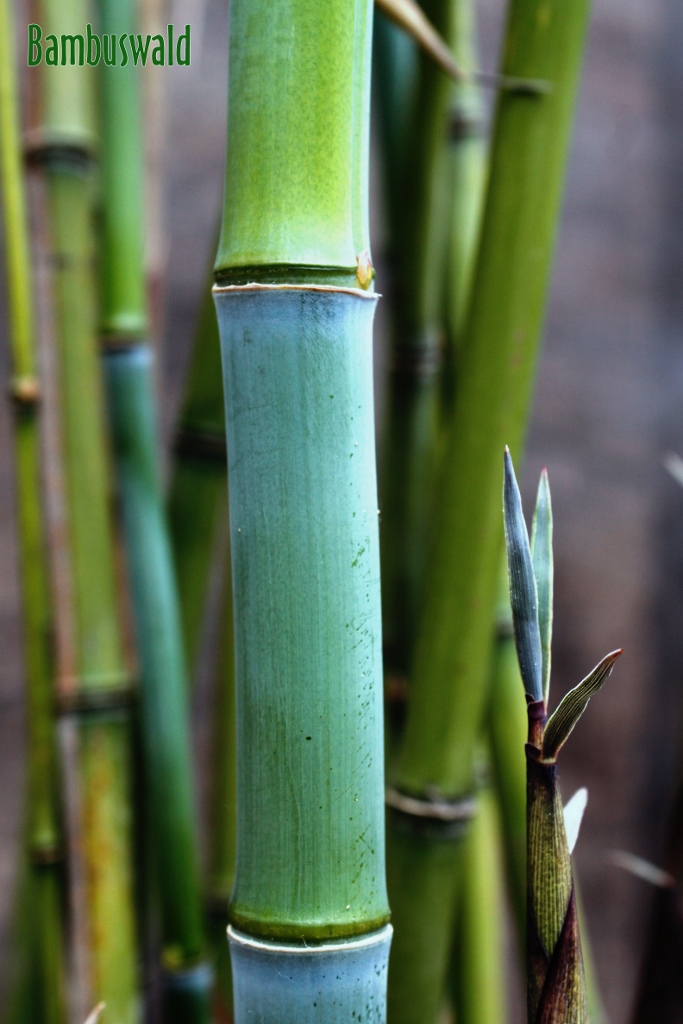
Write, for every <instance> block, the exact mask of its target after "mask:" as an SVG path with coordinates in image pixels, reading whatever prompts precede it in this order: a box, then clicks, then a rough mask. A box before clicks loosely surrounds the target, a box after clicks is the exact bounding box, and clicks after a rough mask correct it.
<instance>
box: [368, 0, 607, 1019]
mask: <svg viewBox="0 0 683 1024" xmlns="http://www.w3.org/2000/svg"><path fill="white" fill-rule="evenodd" d="M540 6H541V4H540V2H539V0H513V3H512V5H511V8H510V12H509V18H508V26H507V34H506V43H505V48H504V58H503V66H502V72H503V75H504V76H506V77H507V78H508V79H510V78H512V79H515V78H516V79H520V78H526V79H542V80H544V81H546V82H547V83H548V84H549V90H548V91H547V92H545V93H540V92H537V93H535V94H532V93H530V92H529V91H521V90H519V91H516V90H514V89H506V90H505V91H502V92H501V93H500V95H499V97H498V102H497V109H496V116H495V120H494V133H493V141H492V147H491V158H490V179H489V184H488V191H487V197H486V203H485V210H484V215H483V222H482V229H481V230H482V233H481V239H480V247H479V254H478V258H477V264H476V269H475V272H474V278H473V284H472V294H471V297H470V303H469V307H468V308H469V312H468V314H467V319H466V325H467V326H466V327H465V331H464V335H463V342H462V347H461V356H460V358H459V361H458V376H457V382H458V383H457V395H456V399H455V403H454V406H453V411H452V414H451V416H450V417H449V422H448V425H447V433H446V439H445V442H444V457H443V463H442V476H441V477H440V479H439V481H438V486H439V495H440V501H439V505H438V508H437V509H436V513H435V521H434V525H433V541H432V544H431V549H430V553H429V556H428V561H427V569H426V577H425V584H424V590H423V606H422V612H421V617H420V621H419V624H418V628H417V637H416V641H415V653H414V657H413V660H412V666H411V674H410V688H411V689H410V701H409V704H408V714H407V721H406V726H405V731H404V735H403V739H402V743H401V748H400V751H399V753H398V755H397V758H396V763H395V764H394V765H393V766H392V770H391V774H390V778H391V781H392V784H393V787H394V791H395V792H398V794H399V797H400V796H408V797H411V798H416V799H417V802H418V804H419V806H420V808H421V810H422V812H423V813H427V812H429V811H430V808H431V806H432V805H433V804H434V803H439V802H441V801H445V802H446V803H449V802H450V804H451V807H452V813H453V815H454V816H457V815H458V813H460V811H459V801H461V800H462V799H463V798H464V797H467V796H468V795H469V794H470V793H471V790H472V786H473V777H472V773H473V751H474V745H475V743H476V742H477V739H478V736H479V730H480V727H481V723H482V718H483V715H484V712H485V707H486V703H487V702H486V697H487V677H488V673H489V664H490V650H491V648H490V644H491V639H492V633H493V618H494V609H495V601H496V584H497V578H498V565H499V558H500V552H501V541H502V536H501V529H500V517H499V501H500V497H499V495H500V490H499V486H500V463H499V452H500V450H501V449H502V446H503V444H504V442H505V440H506V439H510V438H511V439H512V441H513V444H514V446H515V448H519V446H520V445H521V440H522V436H523V431H524V423H525V420H526V410H527V407H528V402H529V395H530V390H531V382H532V379H533V370H534V363H535V354H536V349H537V345H538V340H539V337H540V334H541V328H542V320H543V309H544V305H545V295H546V292H547V284H548V278H549V270H550V263H551V255H552V249H553V242H554V236H555V230H556V224H557V219H558V212H559V204H560V195H561V184H562V178H563V170H564V163H565V156H566V150H567V144H568V139H569V129H570V126H571V115H572V110H573V106H574V99H575V94H576V87H577V83H578V73H579V66H580V60H581V53H582V48H583V39H584V34H585V28H586V21H587V4H586V3H585V2H581V3H577V4H572V5H566V4H564V3H561V2H556V0H553V2H552V3H551V5H550V7H547V6H544V12H546V13H547V17H546V13H544V14H543V17H541V15H540V13H539V12H540ZM390 821H391V818H390ZM391 836H392V833H391V832H390V833H389V837H390V839H389V843H388V849H389V855H390V857H391V849H392V842H393V839H392V838H391ZM430 842H433V840H425V844H424V845H425V850H424V857H425V863H428V858H429V856H430V854H429V850H428V847H429V843H430ZM409 884H410V883H409V879H408V877H407V876H406V877H405V878H403V879H400V880H399V885H398V891H399V892H400V891H403V890H404V889H406V888H407V887H408V885H409ZM392 901H393V897H392ZM401 941H402V940H401V936H400V933H399V930H398V929H397V931H396V937H395V942H394V950H393V953H392V968H391V972H392V977H391V979H390V1018H391V1020H392V1024H394V1022H404V1021H405V1022H409V1021H410V1022H412V1021H415V1022H418V1021H420V1022H421V1021H425V1022H432V1021H433V1020H434V1019H435V1018H436V1015H437V1013H438V1007H439V1003H440V1000H441V992H442V988H441V989H440V988H439V987H438V986H437V988H436V989H435V990H432V991H426V990H423V989H422V988H421V987H420V988H418V986H417V985H416V984H414V979H415V977H419V972H420V963H421V962H422V960H424V961H430V962H434V961H437V962H438V963H439V964H440V965H441V967H442V970H443V971H444V972H445V970H446V964H447V954H448V945H449V936H448V934H447V933H446V932H443V931H442V932H437V931H436V930H434V931H432V933H431V934H430V935H429V941H428V943H427V945H426V946H425V947H424V949H423V950H422V951H421V952H420V955H419V957H418V956H417V955H416V951H415V949H414V948H413V949H412V952H411V951H410V949H409V947H408V946H406V948H405V950H404V949H403V948H402V945H401ZM393 979H395V985H394V984H393ZM442 985H443V982H442Z"/></svg>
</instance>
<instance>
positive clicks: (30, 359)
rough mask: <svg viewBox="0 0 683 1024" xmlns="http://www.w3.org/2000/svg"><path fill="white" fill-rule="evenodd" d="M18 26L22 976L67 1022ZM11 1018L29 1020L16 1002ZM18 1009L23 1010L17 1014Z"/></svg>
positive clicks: (3, 136)
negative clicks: (24, 783) (24, 768)
mask: <svg viewBox="0 0 683 1024" xmlns="http://www.w3.org/2000/svg"><path fill="white" fill-rule="evenodd" d="M20 125H21V117H20V113H19V104H18V95H17V85H16V62H15V53H14V23H13V18H12V10H11V4H10V2H9V0H2V2H0V176H1V184H2V219H3V234H4V244H5V252H4V256H5V268H6V274H7V297H8V307H9V333H10V340H11V346H10V347H11V357H12V383H11V397H12V401H13V406H14V430H15V445H16V463H15V464H16V474H17V520H18V527H19V551H20V569H21V594H22V611H23V640H24V659H25V660H24V674H25V682H26V698H27V722H28V787H27V805H28V806H27V815H26V823H25V829H26V838H25V854H24V855H25V856H26V857H27V860H28V864H27V865H26V867H25V868H24V871H23V879H24V882H23V886H22V889H21V890H20V899H19V902H18V912H19V913H20V914H22V915H23V916H24V917H25V920H24V921H22V922H20V929H21V932H22V933H23V941H22V942H20V943H19V945H20V947H21V949H20V951H18V952H20V955H21V954H23V957H24V962H23V964H22V965H21V969H23V972H24V976H23V978H21V979H17V982H18V985H17V988H16V989H15V995H16V994H18V992H22V993H24V995H25V996H26V997H27V998H28V999H29V1000H30V1006H31V1011H30V1018H29V1019H31V1020H32V1021H34V1022H35V1024H61V1022H63V1021H64V1019H65V1002H64V948H63V943H64V933H63V921H62V913H61V900H62V896H63V894H62V891H61V889H62V868H61V861H62V844H61V834H60V826H59V820H58V774H57V764H56V749H55V735H54V722H53V714H52V709H53V699H54V694H53V685H52V684H53V678H54V660H53V657H52V654H51V651H52V647H51V634H52V619H51V612H50V600H49V583H48V575H47V572H48V570H47V558H46V545H45V529H44V519H43V503H42V486H41V471H40V455H41V453H40V423H39V403H40V388H39V375H38V365H37V345H36V331H35V317H34V305H33V304H34V295H33V275H32V271H31V262H30V251H29V250H30V245H29V234H28V220H27V209H26V197H25V188H24V181H23V177H22V171H23V161H22V135H21V127H20ZM10 1014H13V1015H14V1016H13V1017H12V1016H10V1017H9V1018H8V1019H10V1020H11V1019H15V1020H17V1019H19V1020H21V1019H22V1015H21V1007H19V1006H17V1005H16V1003H15V1005H14V1006H11V1007H10ZM17 1014H18V1016H16V1015H17Z"/></svg>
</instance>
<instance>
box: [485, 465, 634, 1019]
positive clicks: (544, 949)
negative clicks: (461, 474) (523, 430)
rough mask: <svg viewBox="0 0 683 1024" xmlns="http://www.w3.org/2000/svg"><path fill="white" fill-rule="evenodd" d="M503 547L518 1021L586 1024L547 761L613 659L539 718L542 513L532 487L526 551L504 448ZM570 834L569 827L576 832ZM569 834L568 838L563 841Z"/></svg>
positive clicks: (546, 502) (564, 849) (569, 882)
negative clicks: (522, 885)
mask: <svg viewBox="0 0 683 1024" xmlns="http://www.w3.org/2000/svg"><path fill="white" fill-rule="evenodd" d="M503 504H504V513H505V515H504V518H505V543H506V550H507V560H508V571H509V577H510V604H511V606H512V618H513V623H514V633H515V645H516V648H517V657H518V660H519V668H520V673H521V676H522V683H523V685H524V691H525V694H526V699H527V714H528V720H529V731H528V742H527V744H526V746H525V751H526V761H527V936H526V949H527V1019H528V1021H529V1024H537V1022H538V1021H565V1022H567V1024H587V1022H588V1002H587V993H586V984H585V979H584V970H583V960H582V955H581V938H580V934H579V915H578V910H577V898H576V893H575V888H574V879H573V874H572V864H571V856H570V854H571V849H570V846H569V844H568V841H567V832H566V830H565V817H564V811H563V807H562V799H561V795H560V787H559V781H558V775H557V755H558V753H559V751H560V749H561V748H562V747H563V746H564V744H565V742H566V741H567V739H568V737H569V735H570V733H571V732H572V730H573V729H574V727H575V726H576V724H577V722H578V721H579V719H580V718H581V715H582V714H583V712H584V711H585V709H586V705H587V704H588V702H589V700H590V698H591V697H592V696H593V695H594V694H595V693H597V692H598V690H599V689H600V688H601V687H602V685H603V683H604V682H605V680H606V679H607V677H608V676H609V674H610V672H611V671H612V667H613V665H614V663H615V661H616V660H617V658H618V657H619V656H620V654H621V653H622V652H621V651H620V650H619V651H613V652H612V653H611V654H608V655H607V656H606V657H605V658H603V660H602V661H601V662H600V663H599V664H598V665H597V666H596V667H595V668H594V669H593V671H592V672H591V673H590V674H589V675H588V676H586V678H585V679H584V680H583V681H582V682H581V683H579V685H578V686H576V687H575V688H574V689H573V690H570V692H569V693H568V694H567V695H566V696H565V697H564V698H563V699H562V701H561V702H560V704H559V706H558V707H557V709H556V710H555V711H554V712H553V714H552V715H551V716H550V717H548V706H547V700H548V688H549V680H550V638H551V629H552V602H553V590H552V576H553V562H552V514H551V509H550V490H549V487H548V478H547V475H546V473H545V470H544V471H543V473H542V475H541V481H540V484H539V489H538V498H537V502H536V512H535V515H534V529H533V534H532V541H531V548H530V547H529V538H528V535H527V531H526V525H525V522H524V516H523V513H522V502H521V498H520V495H519V490H518V488H517V481H516V479H515V474H514V470H513V468H512V460H511V458H510V453H509V451H508V450H507V448H506V450H505V479H504V490H503ZM576 833H577V834H578V828H577V829H576ZM575 839H576V836H574V839H573V840H572V845H573V842H574V841H575Z"/></svg>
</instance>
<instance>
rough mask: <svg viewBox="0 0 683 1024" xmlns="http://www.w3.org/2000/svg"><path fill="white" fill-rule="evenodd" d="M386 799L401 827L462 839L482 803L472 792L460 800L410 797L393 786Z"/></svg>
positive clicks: (415, 832)
mask: <svg viewBox="0 0 683 1024" xmlns="http://www.w3.org/2000/svg"><path fill="white" fill-rule="evenodd" d="M384 802H385V804H386V805H387V807H389V808H390V809H391V810H392V811H393V813H394V818H395V821H396V824H397V825H398V826H399V827H402V828H403V829H405V831H409V832H412V833H414V834H416V835H422V836H429V837H433V838H436V839H459V838H460V837H461V836H463V835H464V834H465V833H466V831H467V829H468V827H469V825H470V822H471V821H472V819H473V818H474V817H475V815H476V813H477V810H478V806H479V804H478V801H477V799H476V797H475V796H473V795H467V796H463V797H460V798H459V799H457V800H441V799H430V798H429V797H416V796H408V795H407V794H405V793H401V792H400V791H399V790H397V789H394V787H393V786H388V787H387V790H386V793H385V796H384Z"/></svg>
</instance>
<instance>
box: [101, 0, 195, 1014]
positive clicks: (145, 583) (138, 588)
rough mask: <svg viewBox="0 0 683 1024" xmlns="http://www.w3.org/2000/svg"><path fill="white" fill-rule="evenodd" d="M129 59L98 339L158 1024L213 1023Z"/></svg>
mask: <svg viewBox="0 0 683 1024" xmlns="http://www.w3.org/2000/svg"><path fill="white" fill-rule="evenodd" d="M98 8H99V16H100V27H101V30H102V31H103V32H106V33H110V34H111V33H115V34H117V35H121V34H122V33H123V32H128V33H130V32H132V31H134V28H135V18H136V5H135V2H134V0H99V4H98ZM138 91H139V82H138V73H137V71H136V69H135V66H134V65H132V64H129V65H128V66H127V67H125V68H124V67H120V68H117V69H116V71H114V72H112V70H111V69H105V70H104V71H103V72H102V74H101V76H100V97H101V114H102V116H101V132H102V140H101V163H102V214H103V216H102V241H101V255H102V258H101V265H102V288H101V292H102V309H101V337H102V345H103V351H104V368H105V382H106V390H107V399H108V406H109V413H110V421H111V428H112V437H113V444H114V454H115V463H116V470H117V478H118V487H119V492H120V498H121V506H122V510H123V522H124V533H125V540H126V552H127V564H128V575H129V578H130V583H131V593H132V601H133V619H134V628H135V639H136V647H137V652H138V658H139V664H140V674H141V678H140V732H141V738H142V751H143V761H144V765H143V774H144V779H145V787H146V794H147V799H146V807H147V813H148V815H149V818H150V830H149V834H150V838H151V842H152V857H151V861H152V871H153V876H154V879H155V884H156V887H157V891H158V900H159V915H160V936H161V944H162V993H163V995H162V998H163V1010H162V1013H163V1020H164V1022H165V1024H170V1022H173V1024H205V1022H208V1020H209V1019H210V997H211V984H212V978H211V971H210V968H209V966H208V964H207V963H206V961H205V959H204V957H205V941H204V931H203V921H202V897H201V885H200V876H199V858H198V851H197V826H196V815H195V808H194V786H193V771H192V761H191V754H190V741H189V727H188V710H187V692H186V690H187V687H186V680H185V658H184V651H183V642H182V629H181V618H180V611H179V606H178V597H177V593H176V582H175V575H174V566H173V556H172V550H171V544H170V539H169V530H168V524H167V520H166V512H165V507H164V497H163V493H162V488H161V481H160V472H159V460H158V446H157V438H156V422H155V415H156V413H155V398H154V382H153V373H152V352H151V348H150V345H149V343H148V330H149V324H148V315H147V301H146V282H145V274H144V263H143V234H142V225H143V223H144V218H143V216H142V211H143V202H142V194H143V176H142V146H141V126H140V109H139V108H140V103H139V95H138Z"/></svg>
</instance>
